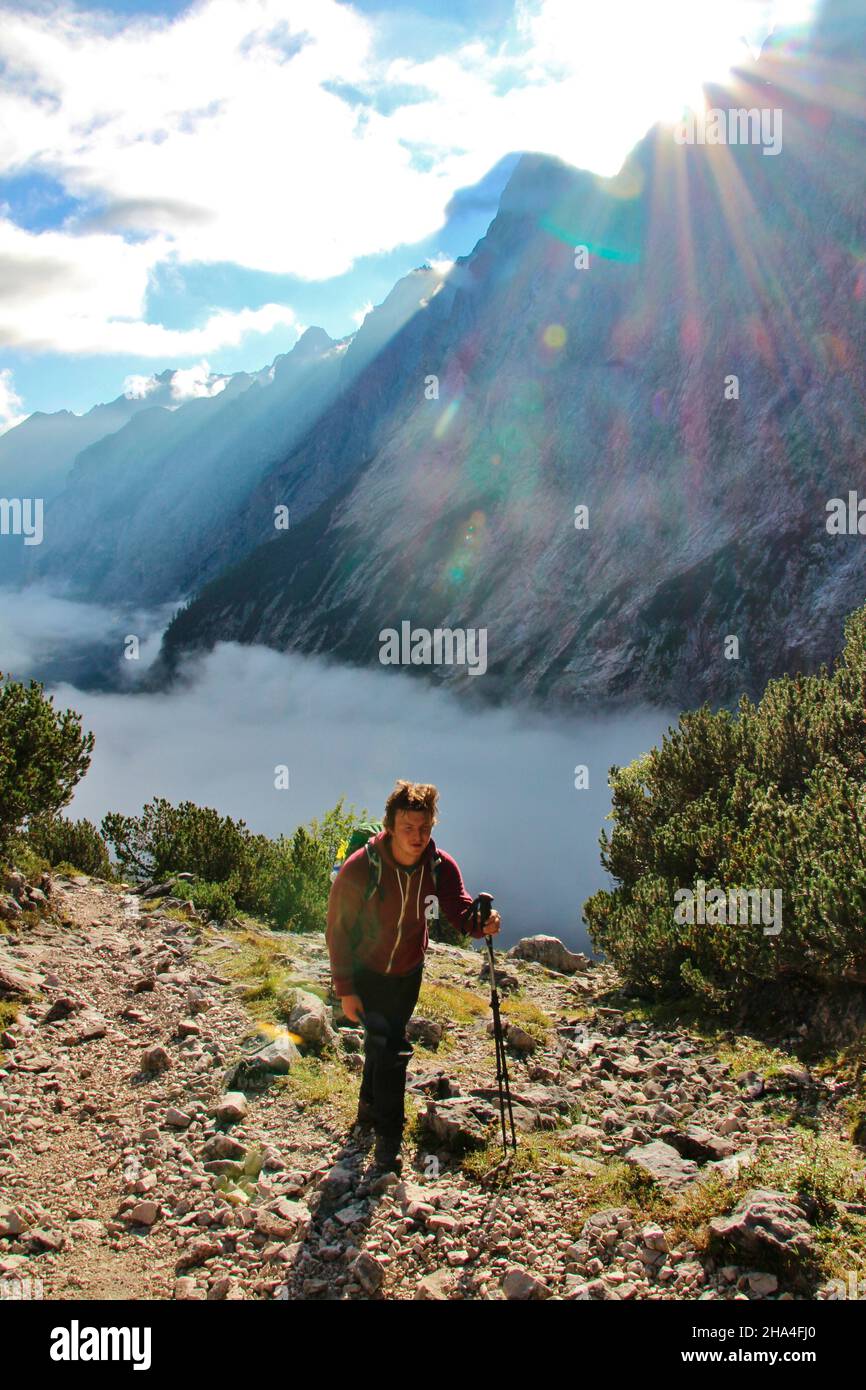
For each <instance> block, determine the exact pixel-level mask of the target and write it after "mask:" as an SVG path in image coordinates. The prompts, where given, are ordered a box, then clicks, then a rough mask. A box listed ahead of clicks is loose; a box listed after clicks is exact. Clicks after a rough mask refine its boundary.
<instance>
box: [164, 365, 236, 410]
mask: <svg viewBox="0 0 866 1390" xmlns="http://www.w3.org/2000/svg"><path fill="white" fill-rule="evenodd" d="M227 382H228V377H225V376H218V377H212V376H211V370H210V365H209V363H207V362H205V361H201V362H197V363H196V365H195V366H194V367H187V368H185V369H183V370H181V371H177V372H175V373H174V375H173V376H172V379H171V394H172V396H173V397H174V399H175V400H176V401H190V400H192V399H193V398H194V397H198V396H218V395H219V393H220V391H224V390H225V388H226V384H227Z"/></svg>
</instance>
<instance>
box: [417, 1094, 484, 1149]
mask: <svg viewBox="0 0 866 1390" xmlns="http://www.w3.org/2000/svg"><path fill="white" fill-rule="evenodd" d="M497 1118H498V1113H497V1111H496V1110H494V1108H493V1106H492V1105H490V1104H488V1102H487V1101H484V1100H480V1099H478V1098H477V1097H472V1096H467V1097H463V1096H460V1097H457V1098H455V1099H451V1100H428V1102H427V1113H426V1114H425V1116H424V1123H425V1125H426V1127H427V1128H428V1129H429V1130H430V1131H431V1132H432V1133H433V1134H434V1135H435V1136H436V1138H437V1139H438V1140H439V1141H440V1142H441V1143H442V1144H444V1145H445V1146H446V1148H449V1149H456V1150H459V1149H463V1148H481V1147H482V1146H483V1145H484V1144H485V1143H486V1142H487V1140H488V1138H489V1127H490V1125H491V1123H492V1122H493V1121H494V1120H496V1119H497Z"/></svg>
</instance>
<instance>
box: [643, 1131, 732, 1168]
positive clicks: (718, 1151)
mask: <svg viewBox="0 0 866 1390" xmlns="http://www.w3.org/2000/svg"><path fill="white" fill-rule="evenodd" d="M658 1137H659V1139H661V1140H663V1141H664V1142H665V1143H666V1144H670V1145H671V1147H672V1148H674V1149H676V1151H677V1153H678V1154H680V1155H681V1156H682V1157H683V1158H693V1159H695V1160H696V1162H698V1163H706V1162H707V1160H708V1159H712V1160H713V1161H715V1162H718V1160H719V1159H721V1158H729V1157H730V1156H731V1154H734V1153H736V1151H737V1146H736V1144H734V1143H732V1142H731V1140H730V1139H722V1138H720V1137H719V1135H717V1134H713V1133H712V1132H711V1131H710V1130H708V1129H704V1128H703V1127H702V1126H701V1125H689V1126H688V1127H687V1128H686V1129H684V1130H678V1129H670V1128H666V1129H663V1130H662V1131H661V1132H660V1133H659V1136H658Z"/></svg>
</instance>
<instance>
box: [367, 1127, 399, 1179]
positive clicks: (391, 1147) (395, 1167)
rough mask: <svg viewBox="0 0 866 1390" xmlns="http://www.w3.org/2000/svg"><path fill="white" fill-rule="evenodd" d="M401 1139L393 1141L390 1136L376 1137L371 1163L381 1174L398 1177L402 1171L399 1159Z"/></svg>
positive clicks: (379, 1135)
mask: <svg viewBox="0 0 866 1390" xmlns="http://www.w3.org/2000/svg"><path fill="white" fill-rule="evenodd" d="M401 1144H402V1138H400V1139H394V1138H392V1137H391V1136H390V1135H385V1134H378V1135H377V1136H376V1148H375V1150H374V1153H373V1162H374V1164H375V1165H376V1167H377V1168H378V1169H379V1170H380V1172H383V1173H396V1174H397V1176H398V1177H399V1176H400V1173H401V1172H402V1170H403V1160H402V1159H401V1157H400V1146H401Z"/></svg>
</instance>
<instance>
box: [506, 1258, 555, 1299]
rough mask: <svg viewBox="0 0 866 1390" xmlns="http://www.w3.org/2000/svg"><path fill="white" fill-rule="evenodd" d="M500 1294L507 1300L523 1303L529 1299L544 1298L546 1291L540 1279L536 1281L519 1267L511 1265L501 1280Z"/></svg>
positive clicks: (532, 1275)
mask: <svg viewBox="0 0 866 1390" xmlns="http://www.w3.org/2000/svg"><path fill="white" fill-rule="evenodd" d="M502 1292H503V1293H504V1294H505V1297H506V1298H507V1299H510V1300H512V1301H515V1302H516V1301H521V1302H525V1301H526V1300H527V1299H530V1298H545V1297H546V1295H547V1289H546V1288H545V1286H544V1284H542V1282H541V1280H540V1279H536V1277H535V1275H534V1274H529V1273H528V1272H527V1271H526V1270H525V1269H521V1268H520V1266H519V1265H512V1266H511V1268H510V1269H508V1270H506V1272H505V1276H504V1278H503V1280H502Z"/></svg>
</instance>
